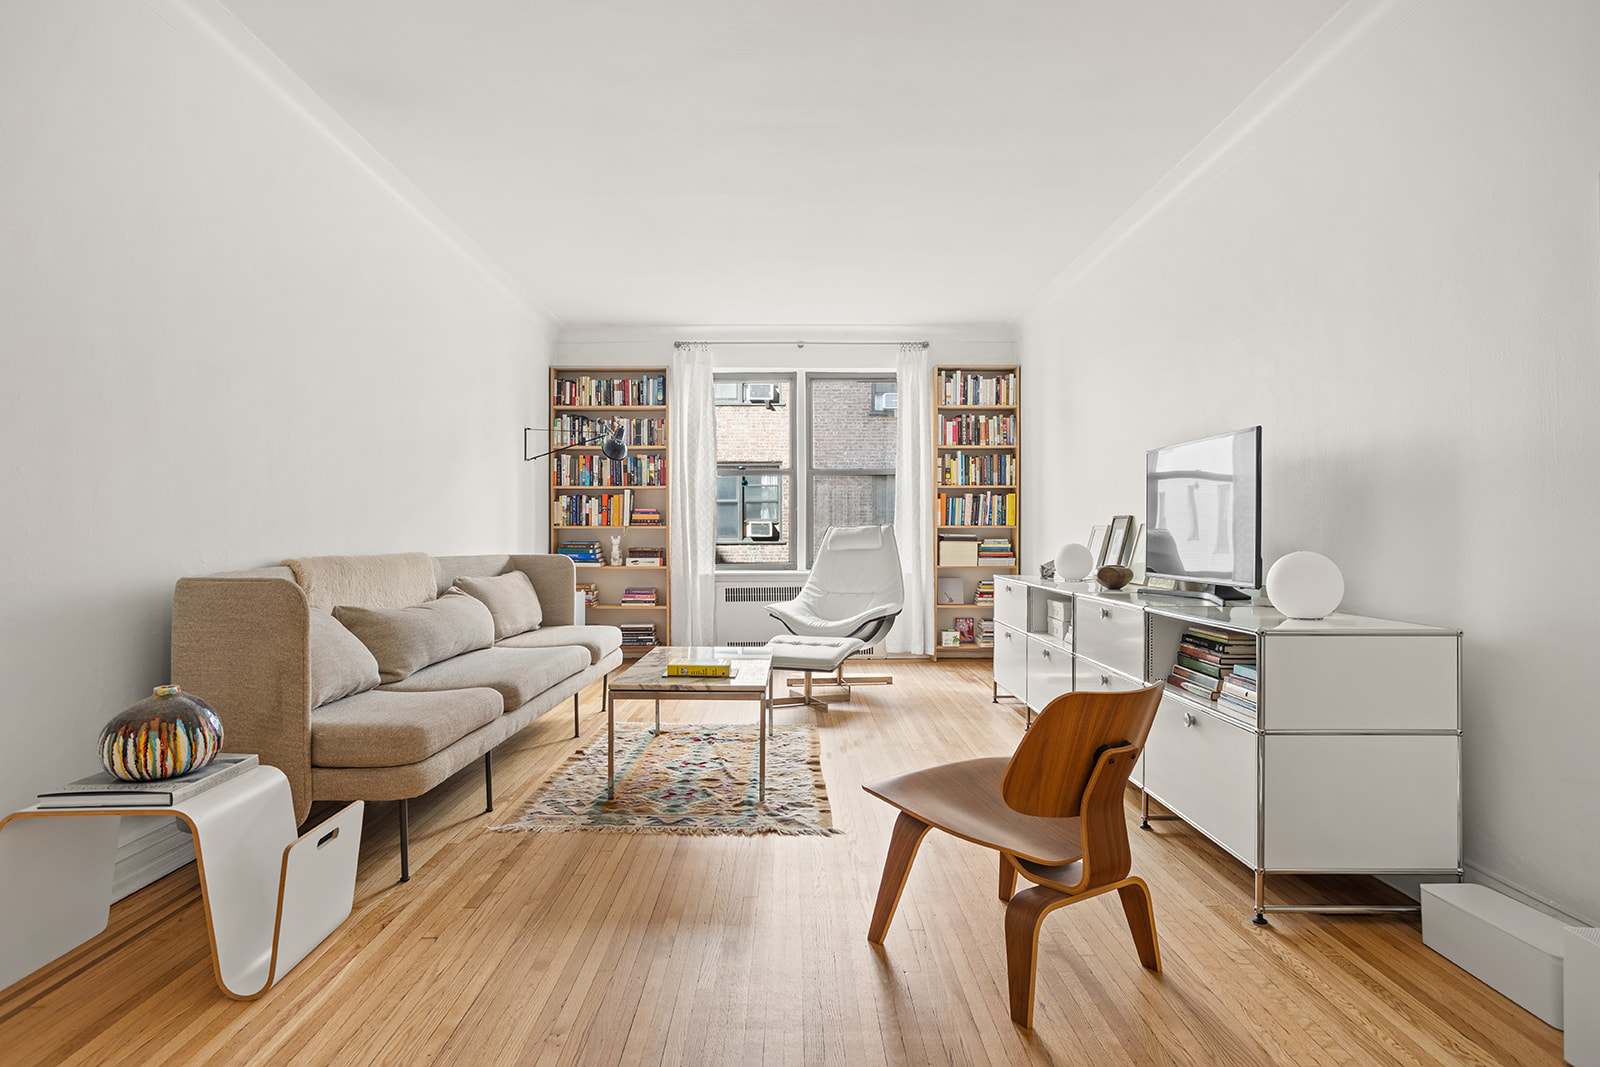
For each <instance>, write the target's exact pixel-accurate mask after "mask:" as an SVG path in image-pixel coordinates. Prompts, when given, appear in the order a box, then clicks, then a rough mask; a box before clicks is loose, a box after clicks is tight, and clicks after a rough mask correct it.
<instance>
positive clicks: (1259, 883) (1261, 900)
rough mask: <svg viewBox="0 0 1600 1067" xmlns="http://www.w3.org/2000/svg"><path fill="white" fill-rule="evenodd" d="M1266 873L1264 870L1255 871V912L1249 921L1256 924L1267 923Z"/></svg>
mask: <svg viewBox="0 0 1600 1067" xmlns="http://www.w3.org/2000/svg"><path fill="white" fill-rule="evenodd" d="M1266 908H1267V874H1266V872H1265V871H1257V872H1256V914H1255V918H1253V919H1251V920H1250V921H1251V922H1253V923H1255V924H1256V925H1257V926H1265V925H1267V911H1266Z"/></svg>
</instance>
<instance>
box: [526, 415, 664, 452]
mask: <svg viewBox="0 0 1600 1067" xmlns="http://www.w3.org/2000/svg"><path fill="white" fill-rule="evenodd" d="M619 424H620V425H621V426H622V439H623V440H624V441H626V442H628V447H630V448H639V447H641V446H655V445H664V444H666V443H667V421H666V420H665V419H597V418H595V417H594V416H593V415H557V416H556V420H555V425H554V426H551V427H550V447H551V448H564V447H567V446H570V445H581V444H589V443H593V444H595V445H598V444H599V442H598V441H595V440H594V439H595V438H596V437H599V436H600V435H601V434H603V433H604V434H609V433H610V431H612V430H614V429H616V427H617V426H618V425H619Z"/></svg>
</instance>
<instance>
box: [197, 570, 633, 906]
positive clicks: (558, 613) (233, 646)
mask: <svg viewBox="0 0 1600 1067" xmlns="http://www.w3.org/2000/svg"><path fill="white" fill-rule="evenodd" d="M519 574H520V575H525V576H526V579H527V580H526V581H524V579H523V578H522V577H519V576H518V575H519ZM458 579H460V580H462V584H463V585H467V586H472V587H473V588H475V589H476V590H477V595H476V597H474V596H469V595H468V594H466V593H464V592H462V591H461V590H459V589H453V588H452V587H453V586H455V585H456V583H457V581H458ZM575 583H576V572H575V569H574V567H573V564H572V561H571V560H570V559H568V558H567V557H566V556H561V555H492V556H440V557H429V556H426V555H423V554H421V553H405V554H399V555H388V556H322V557H312V558H308V559H301V560H289V561H287V562H286V563H285V564H284V565H282V566H278V567H263V568H260V569H257V570H249V571H236V572H231V573H225V574H215V575H209V576H206V577H198V578H184V579H182V580H180V581H179V582H178V584H177V589H176V591H175V593H174V595H173V601H172V680H173V681H174V682H175V683H176V684H178V685H180V686H182V687H183V688H184V689H186V690H189V691H190V692H193V693H195V694H197V695H199V696H200V697H203V698H204V699H205V700H207V701H209V702H210V703H211V704H212V705H213V706H214V707H215V708H216V709H217V712H218V714H219V715H220V716H221V717H222V722H223V728H224V730H225V747H226V748H227V749H228V750H229V751H232V752H255V753H258V754H259V755H260V757H261V761H262V762H263V763H269V764H271V765H272V766H274V767H277V768H278V769H280V770H281V771H283V773H284V774H285V775H286V776H287V777H288V779H289V786H290V789H291V790H292V792H293V795H294V806H295V818H296V820H297V821H299V822H304V821H305V819H306V816H307V814H308V813H309V811H310V808H311V804H312V802H313V801H316V800H335V801H337V800H397V801H399V802H400V866H401V881H406V880H407V879H408V878H409V877H410V861H409V854H408V852H409V849H408V840H407V815H408V811H407V808H406V801H407V800H408V799H409V798H411V797H416V796H420V795H422V794H423V793H425V792H427V791H428V790H429V789H432V788H433V787H434V786H436V785H438V784H439V783H440V782H443V781H444V780H445V779H446V778H448V777H449V776H450V775H452V774H454V773H455V772H456V771H458V770H460V769H461V768H463V767H465V766H467V765H468V764H469V763H472V762H474V761H476V760H478V759H483V760H484V771H485V784H486V792H487V794H488V800H489V807H490V808H491V809H492V807H493V785H492V777H490V769H491V767H490V763H489V759H490V755H489V754H490V753H491V752H492V751H493V749H494V748H495V746H496V745H498V744H499V743H500V742H501V741H504V740H505V739H506V738H508V737H510V736H511V735H512V734H514V733H516V732H517V731H518V730H521V729H522V728H523V727H524V726H527V725H528V724H529V723H531V722H532V721H533V720H534V719H536V718H538V717H539V716H540V715H543V714H544V713H545V712H547V711H550V710H551V709H553V708H556V707H558V706H560V705H562V704H563V703H564V702H565V701H567V700H568V699H571V700H572V701H573V716H574V723H573V725H574V732H576V727H577V710H578V708H577V695H578V693H579V692H580V691H581V690H582V689H583V688H584V687H585V686H587V685H589V684H591V683H593V682H596V681H602V682H603V681H604V679H605V677H606V675H607V674H608V672H610V671H611V670H612V669H613V668H615V667H617V666H618V665H620V664H621V662H622V651H621V644H622V634H621V631H620V630H618V629H617V628H616V627H614V626H581V625H574V596H573V594H574V591H575ZM529 586H531V593H530V592H528V590H527V587H529ZM535 597H536V602H535V601H534V598H535ZM530 613H531V615H530ZM541 616H542V617H541ZM530 621H532V622H533V623H535V624H536V625H535V626H534V627H533V628H526V627H527V625H528V623H529V622H530ZM485 627H488V628H489V630H491V631H492V634H490V635H489V636H486V630H485ZM357 634H359V635H360V636H359V637H357V636H356V635H357ZM602 706H603V705H602Z"/></svg>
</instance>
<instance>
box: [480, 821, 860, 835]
mask: <svg viewBox="0 0 1600 1067" xmlns="http://www.w3.org/2000/svg"><path fill="white" fill-rule="evenodd" d="M488 829H489V831H490V832H491V833H518V834H680V835H682V836H685V837H728V836H739V837H757V836H769V835H772V834H777V835H780V836H783V837H834V836H837V835H840V834H843V833H844V831H843V830H841V829H839V828H838V827H837V826H819V827H816V828H808V827H788V826H782V827H778V826H773V827H762V826H729V827H706V826H525V825H523V824H522V823H515V822H510V823H505V824H504V825H501V826H491V827H489V828H488Z"/></svg>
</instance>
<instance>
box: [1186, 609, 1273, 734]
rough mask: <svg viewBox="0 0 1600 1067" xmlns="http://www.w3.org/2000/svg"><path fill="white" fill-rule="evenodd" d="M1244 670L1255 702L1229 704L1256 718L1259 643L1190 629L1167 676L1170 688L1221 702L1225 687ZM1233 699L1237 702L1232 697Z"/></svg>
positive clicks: (1251, 639) (1233, 636) (1234, 636)
mask: <svg viewBox="0 0 1600 1067" xmlns="http://www.w3.org/2000/svg"><path fill="white" fill-rule="evenodd" d="M1241 668H1243V669H1244V670H1245V671H1246V672H1247V673H1248V676H1249V679H1250V686H1251V690H1250V691H1251V693H1252V700H1251V701H1250V703H1249V706H1248V707H1247V708H1246V707H1241V706H1239V705H1238V704H1231V703H1230V704H1228V705H1227V706H1228V707H1229V708H1230V709H1231V710H1234V711H1240V712H1243V713H1244V714H1247V715H1250V716H1252V717H1253V716H1254V715H1255V713H1256V709H1255V701H1254V699H1253V694H1254V691H1255V690H1254V686H1255V671H1256V643H1255V640H1254V639H1253V638H1250V637H1246V636H1244V635H1242V634H1234V633H1225V632H1223V631H1221V630H1204V629H1200V628H1198V627H1190V628H1189V629H1188V630H1186V631H1184V634H1183V639H1182V640H1181V641H1180V642H1179V643H1178V659H1177V662H1176V663H1174V664H1173V666H1172V673H1171V674H1169V675H1167V684H1168V685H1171V686H1176V687H1177V688H1179V689H1182V690H1183V691H1184V692H1186V693H1192V694H1193V695H1195V696H1197V697H1200V698H1202V699H1204V700H1213V701H1221V698H1222V695H1223V689H1224V686H1227V685H1229V684H1230V683H1231V682H1232V679H1233V678H1234V675H1235V674H1236V673H1237V672H1238V671H1239V670H1240V669H1241ZM1230 699H1238V698H1237V695H1236V694H1235V695H1233V696H1232V697H1231V698H1230Z"/></svg>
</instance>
